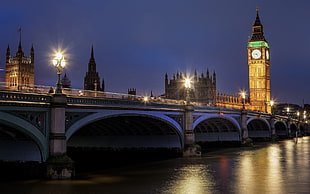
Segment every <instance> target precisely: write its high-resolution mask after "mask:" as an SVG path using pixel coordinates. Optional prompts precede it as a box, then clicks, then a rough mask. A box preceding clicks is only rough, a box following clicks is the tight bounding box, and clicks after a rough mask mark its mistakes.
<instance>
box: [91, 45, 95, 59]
mask: <svg viewBox="0 0 310 194" xmlns="http://www.w3.org/2000/svg"><path fill="white" fill-rule="evenodd" d="M91 58H92V59H93V58H94V45H93V44H92V45H91Z"/></svg>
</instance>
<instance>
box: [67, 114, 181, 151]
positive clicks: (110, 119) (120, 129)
mask: <svg viewBox="0 0 310 194" xmlns="http://www.w3.org/2000/svg"><path fill="white" fill-rule="evenodd" d="M87 127H88V128H90V129H91V130H92V132H86V128H87ZM95 128H97V129H95ZM83 131H84V132H83ZM88 131H89V130H88ZM95 131H96V132H95ZM91 133H98V137H94V136H93V135H94V134H91ZM79 136H81V137H82V136H83V138H81V137H79ZM85 136H87V137H88V140H86V139H87V138H86V137H85ZM91 136H92V137H91ZM124 136H126V137H124ZM66 138H67V141H68V146H72V145H73V144H77V143H78V144H79V145H84V146H86V147H89V146H94V147H177V148H183V146H184V142H183V132H182V128H181V126H180V124H178V123H177V122H176V121H175V120H173V119H172V118H170V117H168V116H166V115H164V114H163V113H161V114H160V113H158V112H151V111H150V112H146V111H143V112H139V111H122V112H118V111H115V112H111V111H109V112H99V113H95V114H91V115H89V116H87V117H85V118H83V119H81V120H79V121H77V122H76V123H74V124H73V125H72V126H71V127H70V128H69V129H68V130H67V132H66ZM82 139H83V140H82ZM87 141H88V142H87ZM133 142H134V143H133ZM160 142H164V144H165V145H164V144H162V143H160Z"/></svg>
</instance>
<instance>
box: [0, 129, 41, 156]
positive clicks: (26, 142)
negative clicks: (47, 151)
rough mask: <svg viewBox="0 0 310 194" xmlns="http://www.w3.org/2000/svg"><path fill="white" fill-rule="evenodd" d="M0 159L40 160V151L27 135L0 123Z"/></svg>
mask: <svg viewBox="0 0 310 194" xmlns="http://www.w3.org/2000/svg"><path fill="white" fill-rule="evenodd" d="M0 160H4V161H38V162H42V153H41V150H40V148H39V146H38V145H37V144H36V142H35V141H34V140H33V139H32V138H31V137H30V136H29V135H27V134H25V133H23V132H21V131H20V130H18V128H13V127H12V126H9V125H6V124H3V123H0Z"/></svg>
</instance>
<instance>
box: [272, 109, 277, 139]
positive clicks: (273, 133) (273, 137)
mask: <svg viewBox="0 0 310 194" xmlns="http://www.w3.org/2000/svg"><path fill="white" fill-rule="evenodd" d="M274 123H275V116H274V114H272V115H271V117H270V128H271V140H272V141H276V140H277V139H278V137H277V134H276V127H275V124H274Z"/></svg>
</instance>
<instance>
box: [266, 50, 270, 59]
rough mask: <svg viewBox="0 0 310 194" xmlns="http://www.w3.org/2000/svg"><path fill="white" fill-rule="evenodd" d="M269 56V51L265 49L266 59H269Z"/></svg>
mask: <svg viewBox="0 0 310 194" xmlns="http://www.w3.org/2000/svg"><path fill="white" fill-rule="evenodd" d="M269 57H270V56H269V51H268V50H267V51H266V59H267V60H269Z"/></svg>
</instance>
